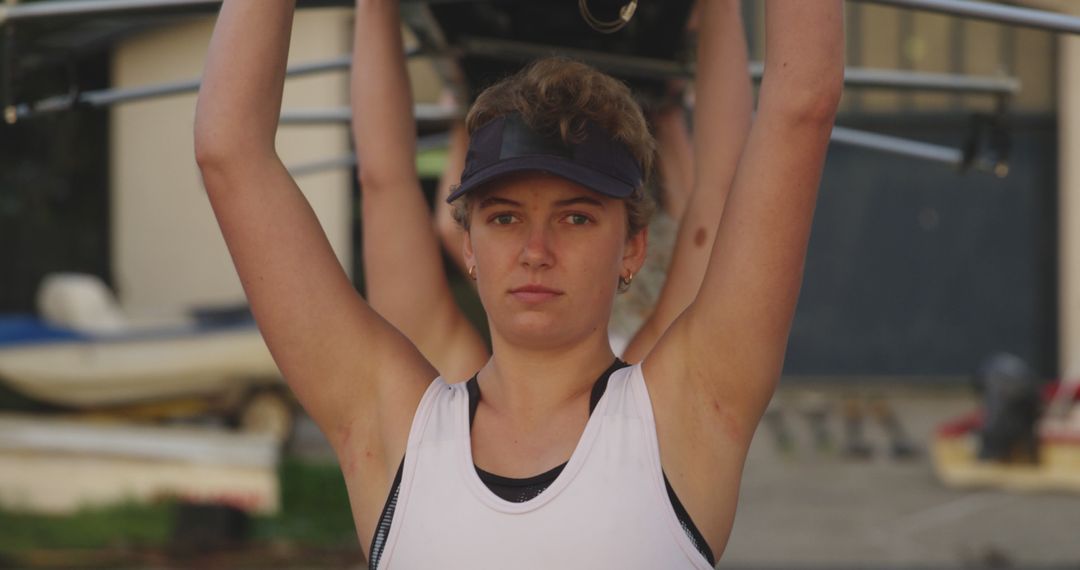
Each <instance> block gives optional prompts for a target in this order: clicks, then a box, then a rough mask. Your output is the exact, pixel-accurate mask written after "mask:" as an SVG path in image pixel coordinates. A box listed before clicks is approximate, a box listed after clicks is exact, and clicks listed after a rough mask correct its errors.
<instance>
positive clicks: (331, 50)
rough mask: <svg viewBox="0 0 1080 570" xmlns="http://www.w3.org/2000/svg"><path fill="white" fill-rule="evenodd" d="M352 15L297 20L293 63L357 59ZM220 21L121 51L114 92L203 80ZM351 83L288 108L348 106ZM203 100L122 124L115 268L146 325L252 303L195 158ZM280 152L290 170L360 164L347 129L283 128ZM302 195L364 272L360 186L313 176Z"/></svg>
mask: <svg viewBox="0 0 1080 570" xmlns="http://www.w3.org/2000/svg"><path fill="white" fill-rule="evenodd" d="M350 17H351V11H348V10H309V11H302V12H299V13H298V14H297V17H296V22H295V25H294V36H293V41H292V53H291V54H290V61H292V62H304V61H313V60H318V59H323V58H328V57H332V56H337V55H340V54H342V53H346V52H347V51H348V49H349V45H350V41H351V32H350V29H349V28H350V20H349V19H350ZM212 26H213V21H212V20H211V19H203V20H199V21H193V22H188V23H185V24H181V25H177V26H172V27H169V28H162V29H157V30H154V31H152V32H148V33H146V34H143V35H140V36H137V37H133V38H131V39H129V40H127V41H125V42H123V43H122V44H120V45H119V46H118V47H117V48H116V50H115V52H114V55H113V61H112V68H113V85H114V86H115V87H126V86H135V85H149V84H155V83H159V82H166V81H175V80H179V79H187V78H190V77H197V76H199V75H200V74H201V72H202V66H203V61H204V59H205V55H206V47H207V44H208V42H209V38H210V34H211V31H212ZM347 89H348V84H347V78H346V76H345V74H323V75H319V76H311V77H307V78H303V79H295V80H290V81H289V82H288V84H287V87H286V92H285V103H284V108H285V109H289V108H321V107H329V106H340V105H344V104H346V103H347ZM194 109H195V95H193V94H192V95H184V96H176V97H169V98H165V99H157V100H152V101H144V102H139V103H130V104H126V105H121V106H118V107H116V108H114V110H113V112H112V116H111V138H110V146H111V153H110V154H111V168H112V173H111V179H112V182H111V184H112V188H111V192H112V197H111V201H112V216H113V219H112V258H113V275H114V277H115V280H116V283H117V288H118V293H119V295H120V299H121V304H122V305H123V306H124V308H125V309H126V310H128V311H130V312H134V313H172V312H177V311H182V310H184V309H186V308H188V307H192V306H212V305H222V304H231V303H241V302H243V301H244V297H243V291H242V289H241V287H240V283H239V280H238V279H237V277H236V272H235V270H234V268H233V265H232V261H231V259H230V258H229V255H228V252H227V250H226V248H225V244H224V241H223V240H222V238H221V232H220V230H219V229H218V227H217V224H216V222H215V220H214V216H213V213H212V211H211V209H210V206H209V202H208V200H207V198H206V194H205V192H204V191H203V188H202V184H201V180H200V178H199V174H198V170H197V168H196V166H195V161H194V156H193V150H192V147H193V140H192V124H193V118H194ZM278 149H279V152H280V154H281V155H282V158H283V160H284V161H285V163H286V164H287V165H291V164H298V163H303V162H306V161H309V160H316V159H320V158H330V157H335V156H339V155H342V154H346V153H348V152H349V142H348V132H347V129H346V128H345V127H317V128H316V127H283V128H282V130H281V131H280V132H279V136H278ZM298 182H299V184H300V186H301V188H303V190H304V192H305V194H306V195H307V196H308V199H309V201H310V202H311V204H312V207H313V208H314V210H315V212H316V214H317V215H318V216H319V219H320V221H321V222H322V224H323V227H324V229H325V230H326V232H327V235H328V237H329V239H330V242H331V244H332V246H333V247H334V250H335V252H336V253H337V255H338V258H339V260H341V262H342V264H343V265H344V266H345V267H346V268H348V267H350V265H351V263H352V261H351V258H352V252H351V251H350V250H351V230H350V224H351V219H352V216H351V213H350V211H349V207H350V198H349V192H350V185H351V181H350V174H349V172H347V171H344V170H343V171H338V172H332V173H327V174H320V175H314V176H307V177H304V178H302V179H300V180H299V181H298Z"/></svg>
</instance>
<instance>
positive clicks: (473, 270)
mask: <svg viewBox="0 0 1080 570" xmlns="http://www.w3.org/2000/svg"><path fill="white" fill-rule="evenodd" d="M469 278H470V279H472V280H473V281H476V266H475V265H473V266H472V267H470V268H469Z"/></svg>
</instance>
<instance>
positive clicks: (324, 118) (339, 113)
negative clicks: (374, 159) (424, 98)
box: [280, 103, 465, 125]
mask: <svg viewBox="0 0 1080 570" xmlns="http://www.w3.org/2000/svg"><path fill="white" fill-rule="evenodd" d="M413 116H414V117H415V118H416V122H417V123H446V122H449V121H455V120H458V119H462V118H464V117H465V113H464V110H463V109H461V108H459V107H446V106H443V105H433V104H430V103H418V104H416V105H415V106H413ZM351 120H352V112H351V110H350V109H349V108H348V107H330V108H327V109H290V110H288V111H285V112H284V113H282V114H281V123H280V124H282V125H336V124H348V123H349V121H351Z"/></svg>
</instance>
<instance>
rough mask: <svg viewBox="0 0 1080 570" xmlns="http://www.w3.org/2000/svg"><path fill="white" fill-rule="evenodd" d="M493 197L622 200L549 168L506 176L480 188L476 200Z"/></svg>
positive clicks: (537, 201)
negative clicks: (550, 172)
mask: <svg viewBox="0 0 1080 570" xmlns="http://www.w3.org/2000/svg"><path fill="white" fill-rule="evenodd" d="M491 198H501V199H503V200H512V201H514V202H519V203H522V204H544V203H555V202H565V201H567V200H575V199H583V200H582V201H588V202H593V201H595V202H597V203H598V204H599V205H601V206H608V205H610V204H612V203H616V202H621V200H619V199H618V198H612V197H610V196H605V195H603V194H601V193H599V192H594V191H593V190H590V189H588V188H586V187H584V186H582V185H580V184H578V183H576V182H572V181H570V180H567V179H565V178H562V177H561V176H556V175H554V174H548V173H546V172H522V173H516V174H512V175H509V176H505V177H503V178H500V179H498V180H495V181H493V182H491V183H490V184H487V185H485V186H484V187H483V188H480V189H478V191H477V193H476V198H475V201H474V203H475V204H477V205H480V206H483V205H484V203H485V201H490V199H491Z"/></svg>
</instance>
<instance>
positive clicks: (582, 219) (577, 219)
mask: <svg viewBox="0 0 1080 570" xmlns="http://www.w3.org/2000/svg"><path fill="white" fill-rule="evenodd" d="M566 220H567V221H569V222H570V225H572V226H583V225H585V224H587V223H589V222H590V221H591V220H590V219H589V217H588V216H586V215H584V214H570V215H568V216H566Z"/></svg>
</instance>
